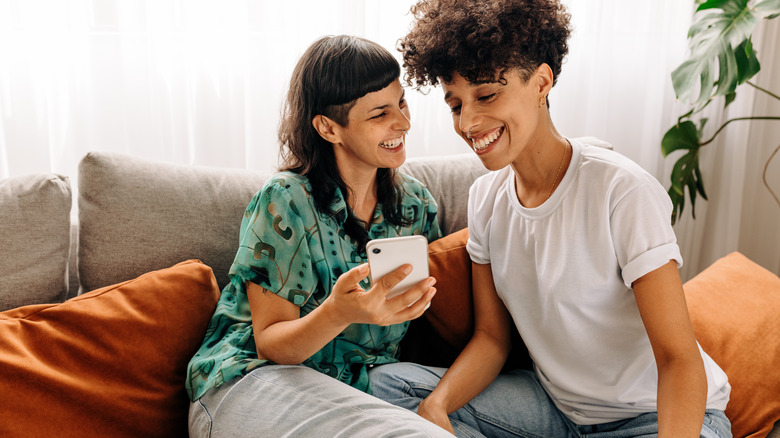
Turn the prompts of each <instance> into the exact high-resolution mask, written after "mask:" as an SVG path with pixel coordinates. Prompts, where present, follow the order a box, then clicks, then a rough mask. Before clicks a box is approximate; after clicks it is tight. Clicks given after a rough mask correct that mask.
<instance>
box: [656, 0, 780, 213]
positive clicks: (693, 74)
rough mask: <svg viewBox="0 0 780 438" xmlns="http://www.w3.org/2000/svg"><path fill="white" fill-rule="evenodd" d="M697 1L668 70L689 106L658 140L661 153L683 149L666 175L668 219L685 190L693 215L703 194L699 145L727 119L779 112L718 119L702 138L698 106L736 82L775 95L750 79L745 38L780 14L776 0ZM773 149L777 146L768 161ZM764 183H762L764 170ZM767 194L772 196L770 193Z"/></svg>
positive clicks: (729, 96)
mask: <svg viewBox="0 0 780 438" xmlns="http://www.w3.org/2000/svg"><path fill="white" fill-rule="evenodd" d="M700 3H701V4H700V5H699V7H698V9H697V10H696V14H695V15H694V17H693V24H692V25H691V27H690V29H689V31H688V40H689V41H688V48H689V52H690V54H689V56H688V58H687V59H686V60H685V61H684V62H683V63H682V64H680V66H679V67H677V68H676V69H675V70H674V71H673V72H672V84H673V86H674V91H675V94H676V95H677V98H678V99H679V100H680V101H682V102H685V103H687V104H689V105H690V107H691V108H690V111H688V112H687V113H685V114H684V115H682V116H680V117H679V118H678V120H677V123H676V124H675V125H674V126H672V128H671V129H669V131H667V132H666V134H665V135H664V137H663V140H662V141H661V152H662V153H663V155H664V157H666V156H668V155H669V154H670V153H672V152H674V151H677V150H684V151H685V153H684V154H683V155H682V156H680V158H679V159H678V160H677V162H676V163H675V165H674V168H673V170H672V175H671V187H670V188H669V196H670V197H671V199H672V202H673V204H674V210H673V213H672V223H674V222H675V221H676V220H677V218H678V217H680V216H681V215H682V211H683V208H684V207H685V192H686V191H687V192H688V197H689V198H690V203H691V214H692V216H693V217H694V218H695V217H696V216H695V212H694V211H693V210H694V207H695V205H696V197H697V195H701V197H702V198H704V199H705V200H706V199H707V194H706V192H705V190H704V183H703V181H702V174H701V170H700V169H699V152H700V150H701V148H702V147H703V146H706V145H707V144H709V143H711V142H712V141H713V140H714V139H715V137H716V136H717V135H718V134H719V133H720V132H721V131H722V130H723V129H724V128H725V127H726V126H727V125H729V124H730V123H732V122H736V121H741V120H780V116H771V115H768V116H763V115H762V116H753V115H751V116H745V117H736V118H733V119H730V120H728V121H726V122H725V123H723V124H722V125H721V126H720V127H719V128H718V129H716V130H715V131H714V134H712V135H711V136H710V137H709V138H708V139H706V140H704V139H703V134H704V126H705V124H706V123H707V119H706V118H705V117H702V116H701V111H702V110H703V109H704V108H705V107H707V106H708V105H709V104H710V103H712V102H713V101H715V100H720V99H719V97H720V96H722V97H723V101H724V102H725V106H728V105H729V104H730V103H731V102H733V101H734V99H735V98H736V95H737V93H736V91H737V87H738V86H740V85H743V84H746V85H747V86H750V87H753V88H755V89H756V90H758V91H759V92H762V93H766V94H768V95H769V96H771V97H772V98H774V99H778V100H780V97H778V95H777V94H774V93H772V92H770V91H768V90H765V89H763V88H761V87H759V86H757V85H756V84H754V83H753V82H750V79H751V78H752V77H753V76H755V75H756V73H758V72H759V71H760V70H761V65H760V64H759V62H758V58H757V53H756V51H755V50H754V49H753V44H752V42H751V36H752V34H753V30H754V28H755V27H756V24H758V22H759V21H761V20H763V19H772V18H775V17H777V16H778V15H780V0H706V1H700ZM716 98H718V99H716ZM778 148H780V146H778ZM775 153H777V149H776V150H775V152H774V153H773V154H772V156H770V158H769V160H771V159H772V158H773V157H774V155H775ZM767 164H768V162H767ZM765 172H766V168H765ZM764 184H765V185H767V183H766V174H765V175H764ZM767 188H769V186H768V185H767ZM769 190H770V192H771V189H769ZM773 196H775V199H777V196H776V195H774V193H773ZM778 202H779V203H780V201H778Z"/></svg>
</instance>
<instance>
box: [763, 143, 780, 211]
mask: <svg viewBox="0 0 780 438" xmlns="http://www.w3.org/2000/svg"><path fill="white" fill-rule="evenodd" d="M778 150H780V145H778V146H777V147H776V148H775V151H774V152H772V155H770V156H769V159H768V160H766V164H764V173H763V175H762V179H763V180H764V186H766V189H767V190H769V194H771V195H772V197H773V198H775V202H777V205H780V199H778V197H777V195H776V194H775V191H774V190H772V187H770V186H769V181H767V180H766V172H767V170H769V162H770V161H772V158H774V157H775V154H777V151H778Z"/></svg>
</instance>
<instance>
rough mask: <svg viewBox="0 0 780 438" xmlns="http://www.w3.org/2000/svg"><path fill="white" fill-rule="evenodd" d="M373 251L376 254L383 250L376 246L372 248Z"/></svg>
mask: <svg viewBox="0 0 780 438" xmlns="http://www.w3.org/2000/svg"><path fill="white" fill-rule="evenodd" d="M371 252H373V253H374V254H379V253H380V252H382V250H381V249H379V248H374V249H372V250H371Z"/></svg>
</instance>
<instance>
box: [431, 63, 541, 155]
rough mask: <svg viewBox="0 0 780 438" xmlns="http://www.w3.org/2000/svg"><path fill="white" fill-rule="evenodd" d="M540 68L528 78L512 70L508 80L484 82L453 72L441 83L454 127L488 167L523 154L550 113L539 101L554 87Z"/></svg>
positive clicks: (536, 137) (537, 134) (507, 74)
mask: <svg viewBox="0 0 780 438" xmlns="http://www.w3.org/2000/svg"><path fill="white" fill-rule="evenodd" d="M541 68H542V67H540V69H541ZM538 73H539V71H538V70H537V71H536V72H534V73H533V74H532V75H531V77H530V79H529V80H528V81H524V80H523V79H522V77H521V76H520V74H519V72H518V71H514V70H513V71H509V72H507V73H506V74H505V75H504V81H500V82H487V83H480V84H475V83H471V82H469V81H467V80H466V79H465V78H463V77H462V76H461V75H460V74H458V73H454V74H453V75H452V80H451V81H449V82H443V83H442V87H443V89H444V94H445V95H444V100H445V102H446V103H447V105H448V106H449V107H450V110H451V112H452V121H453V126H454V128H455V132H456V133H457V134H458V135H460V136H461V137H462V138H463V139H464V140H465V141H466V143H468V145H469V147H471V149H472V150H473V151H474V152H476V154H477V156H479V158H480V159H481V160H482V163H483V164H484V165H485V167H487V168H488V169H490V170H498V169H501V168H503V167H505V166H506V165H508V164H510V163H513V162H516V161H518V160H521V159H522V158H523V156H525V155H526V154H529V153H530V149H531V148H530V147H529V145H530V144H532V143H534V142H535V141H537V140H538V137H539V136H540V125H542V124H544V120H545V119H546V115H547V111H546V107H545V106H544V105H540V103H541V101H542V99H543V98H544V96H546V95H547V92H549V88H550V87H549V86H546V85H545V81H544V78H543V77H541V78H540V75H539V74H538ZM542 76H543V75H542ZM543 116H544V117H543Z"/></svg>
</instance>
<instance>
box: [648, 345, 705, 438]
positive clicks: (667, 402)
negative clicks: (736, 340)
mask: <svg viewBox="0 0 780 438" xmlns="http://www.w3.org/2000/svg"><path fill="white" fill-rule="evenodd" d="M706 404H707V376H706V374H705V372H704V365H703V362H702V359H701V356H700V355H698V354H697V355H696V356H692V357H689V358H679V359H670V360H668V361H666V363H662V364H659V367H658V436H659V437H698V436H699V435H700V434H701V427H702V423H703V421H704V410H705V408H706Z"/></svg>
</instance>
